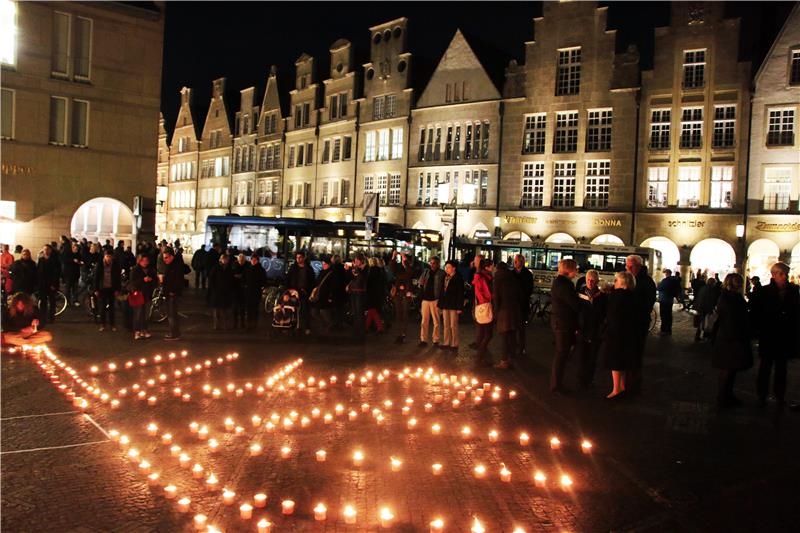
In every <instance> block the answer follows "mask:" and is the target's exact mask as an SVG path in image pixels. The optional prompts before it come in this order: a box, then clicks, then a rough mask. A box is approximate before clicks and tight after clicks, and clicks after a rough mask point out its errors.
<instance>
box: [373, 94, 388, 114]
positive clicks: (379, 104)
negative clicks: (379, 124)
mask: <svg viewBox="0 0 800 533" xmlns="http://www.w3.org/2000/svg"><path fill="white" fill-rule="evenodd" d="M385 99H386V97H385V96H376V97H375V98H373V99H372V120H380V119H382V118H383V105H384V100H385Z"/></svg>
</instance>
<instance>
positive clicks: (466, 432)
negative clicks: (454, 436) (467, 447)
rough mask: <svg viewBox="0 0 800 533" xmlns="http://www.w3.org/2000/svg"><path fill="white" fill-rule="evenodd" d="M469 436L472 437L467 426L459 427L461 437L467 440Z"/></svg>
mask: <svg viewBox="0 0 800 533" xmlns="http://www.w3.org/2000/svg"><path fill="white" fill-rule="evenodd" d="M471 437H472V430H471V429H470V427H469V426H464V427H463V428H461V438H462V439H464V440H468V439H469V438H471Z"/></svg>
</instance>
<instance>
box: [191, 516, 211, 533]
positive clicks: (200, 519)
mask: <svg viewBox="0 0 800 533" xmlns="http://www.w3.org/2000/svg"><path fill="white" fill-rule="evenodd" d="M206 522H208V517H207V516H206V515H204V514H196V515H194V528H195V530H197V531H203V530H204V529H205V528H206Z"/></svg>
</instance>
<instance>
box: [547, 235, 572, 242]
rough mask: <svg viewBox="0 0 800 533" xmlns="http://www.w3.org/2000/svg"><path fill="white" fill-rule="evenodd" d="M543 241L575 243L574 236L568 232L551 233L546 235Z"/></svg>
mask: <svg viewBox="0 0 800 533" xmlns="http://www.w3.org/2000/svg"><path fill="white" fill-rule="evenodd" d="M544 242H552V243H556V244H575V237H573V236H572V235H570V234H569V233H553V234H552V235H550V236H549V237H547V238H546V239H545V240H544Z"/></svg>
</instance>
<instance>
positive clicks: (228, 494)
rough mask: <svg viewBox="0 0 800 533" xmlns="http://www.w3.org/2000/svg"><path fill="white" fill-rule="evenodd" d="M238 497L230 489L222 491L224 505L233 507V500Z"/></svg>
mask: <svg viewBox="0 0 800 533" xmlns="http://www.w3.org/2000/svg"><path fill="white" fill-rule="evenodd" d="M235 497H236V493H235V492H233V491H232V490H230V489H225V490H223V491H222V503H224V504H225V505H233V499H234V498H235Z"/></svg>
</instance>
